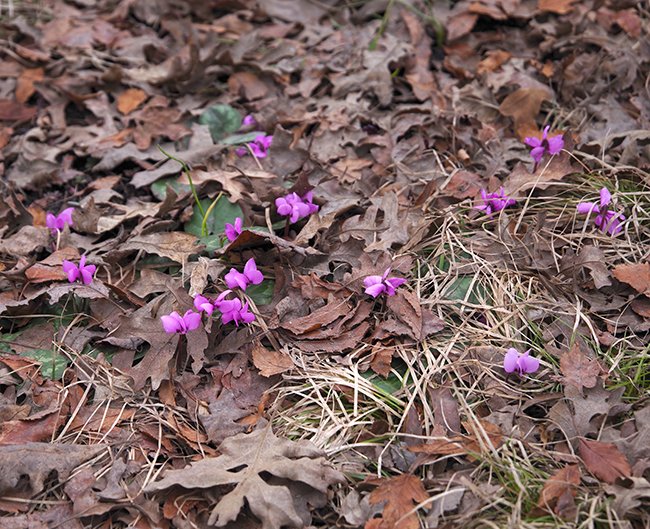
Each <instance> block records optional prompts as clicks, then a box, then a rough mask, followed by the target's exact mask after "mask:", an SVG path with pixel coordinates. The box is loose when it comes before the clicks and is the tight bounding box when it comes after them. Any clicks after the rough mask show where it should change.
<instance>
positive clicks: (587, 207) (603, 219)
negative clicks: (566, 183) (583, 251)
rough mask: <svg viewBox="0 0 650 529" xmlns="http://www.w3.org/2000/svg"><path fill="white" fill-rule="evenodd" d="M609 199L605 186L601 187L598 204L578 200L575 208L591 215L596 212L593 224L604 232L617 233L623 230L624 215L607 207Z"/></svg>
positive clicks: (610, 195) (610, 196)
mask: <svg viewBox="0 0 650 529" xmlns="http://www.w3.org/2000/svg"><path fill="white" fill-rule="evenodd" d="M611 201H612V194H611V193H610V192H609V190H608V189H607V188H606V187H603V188H602V189H601V190H600V204H596V203H595V202H580V203H579V204H578V206H577V208H576V209H577V210H578V213H582V214H583V215H584V214H586V215H591V213H592V212H595V213H597V216H596V218H595V219H594V224H595V225H596V226H598V227H599V228H600V229H601V231H603V232H605V233H609V234H610V235H618V234H619V233H621V231H622V230H623V226H622V225H623V221H624V220H625V215H623V214H622V213H617V212H616V211H613V210H611V209H607V206H608V205H609V203H610V202H611Z"/></svg>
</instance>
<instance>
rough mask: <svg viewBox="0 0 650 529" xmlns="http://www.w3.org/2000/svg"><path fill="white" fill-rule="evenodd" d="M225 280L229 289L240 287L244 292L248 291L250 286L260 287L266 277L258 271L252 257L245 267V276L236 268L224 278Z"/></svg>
mask: <svg viewBox="0 0 650 529" xmlns="http://www.w3.org/2000/svg"><path fill="white" fill-rule="evenodd" d="M224 279H225V280H226V285H228V288H237V287H239V288H241V289H242V290H246V287H247V286H248V285H250V284H253V285H259V284H260V283H261V282H262V281H264V276H263V275H262V272H260V271H259V270H258V269H257V265H256V264H255V259H253V258H252V257H251V258H250V259H249V260H248V261H246V264H245V265H244V273H243V274H242V273H241V272H238V271H237V270H235V269H234V268H231V269H230V272H228V273H227V274H226V275H225V276H224Z"/></svg>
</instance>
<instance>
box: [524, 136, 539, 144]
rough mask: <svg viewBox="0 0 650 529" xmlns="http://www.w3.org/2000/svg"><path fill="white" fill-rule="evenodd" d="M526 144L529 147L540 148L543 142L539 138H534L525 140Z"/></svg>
mask: <svg viewBox="0 0 650 529" xmlns="http://www.w3.org/2000/svg"><path fill="white" fill-rule="evenodd" d="M524 143H525V144H526V145H528V146H529V147H539V146H540V145H541V144H542V142H541V140H540V139H539V138H535V137H534V136H533V137H528V138H525V139H524Z"/></svg>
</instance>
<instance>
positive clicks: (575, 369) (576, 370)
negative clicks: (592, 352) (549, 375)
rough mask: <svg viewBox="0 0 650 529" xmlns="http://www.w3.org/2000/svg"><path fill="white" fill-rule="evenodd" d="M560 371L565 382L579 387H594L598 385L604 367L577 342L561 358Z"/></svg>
mask: <svg viewBox="0 0 650 529" xmlns="http://www.w3.org/2000/svg"><path fill="white" fill-rule="evenodd" d="M560 371H562V375H564V376H563V377H562V381H563V382H564V384H573V385H574V386H577V387H578V388H583V387H584V388H593V387H595V386H596V383H597V381H598V376H599V375H600V374H601V373H602V371H603V370H602V368H601V366H600V364H599V363H598V360H596V359H594V358H589V357H587V355H586V354H585V353H584V352H583V351H582V350H581V349H580V345H579V344H578V343H575V344H574V345H573V347H572V348H571V350H570V351H569V352H568V353H565V354H563V355H562V357H561V358H560Z"/></svg>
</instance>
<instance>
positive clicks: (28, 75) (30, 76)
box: [16, 68, 45, 103]
mask: <svg viewBox="0 0 650 529" xmlns="http://www.w3.org/2000/svg"><path fill="white" fill-rule="evenodd" d="M44 75H45V72H44V71H43V68H27V69H26V70H23V73H21V74H20V77H18V79H17V80H16V101H18V102H19V103H27V101H28V100H29V98H30V97H32V94H33V93H34V92H35V90H36V89H35V88H34V83H36V82H39V81H42V80H43V77H44Z"/></svg>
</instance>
